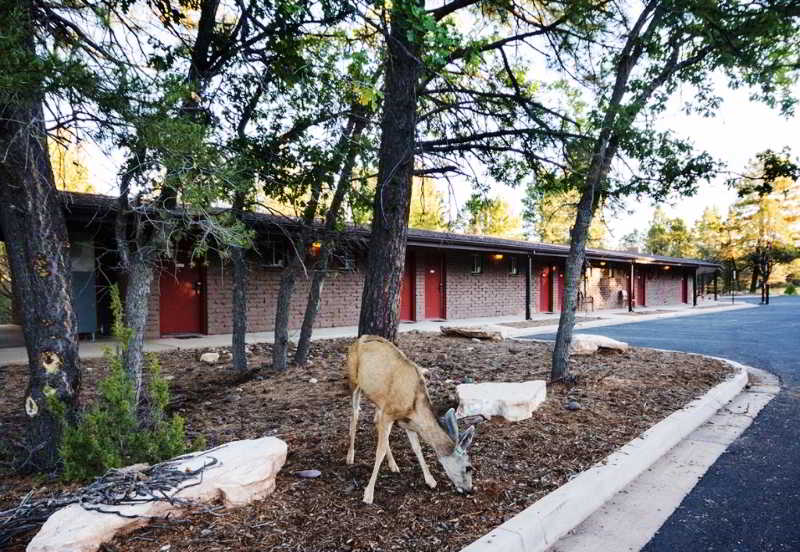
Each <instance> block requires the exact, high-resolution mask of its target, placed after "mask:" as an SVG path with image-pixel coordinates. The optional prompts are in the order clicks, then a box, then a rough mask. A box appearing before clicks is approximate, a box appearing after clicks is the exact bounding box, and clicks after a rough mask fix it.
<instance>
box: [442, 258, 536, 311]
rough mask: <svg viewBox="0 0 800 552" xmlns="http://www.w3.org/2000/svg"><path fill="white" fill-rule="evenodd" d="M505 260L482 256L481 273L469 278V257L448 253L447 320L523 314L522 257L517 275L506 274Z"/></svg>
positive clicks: (507, 265)
mask: <svg viewBox="0 0 800 552" xmlns="http://www.w3.org/2000/svg"><path fill="white" fill-rule="evenodd" d="M508 257H509V256H508V255H503V258H502V259H500V260H495V259H494V258H492V256H491V255H488V254H486V253H481V258H482V260H483V273H481V274H472V254H470V253H462V252H455V251H448V252H447V254H446V259H447V285H446V301H447V318H448V319H456V318H475V317H480V316H505V315H512V314H514V315H524V314H525V265H524V259H525V257H524V256H522V255H520V256H519V257H518V259H519V260H518V263H519V264H518V267H519V274H517V275H511V274H509V260H508Z"/></svg>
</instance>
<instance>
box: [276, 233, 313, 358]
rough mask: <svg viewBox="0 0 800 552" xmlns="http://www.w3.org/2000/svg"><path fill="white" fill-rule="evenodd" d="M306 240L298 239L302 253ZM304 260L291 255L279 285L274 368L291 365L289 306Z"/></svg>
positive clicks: (299, 251) (296, 255)
mask: <svg viewBox="0 0 800 552" xmlns="http://www.w3.org/2000/svg"><path fill="white" fill-rule="evenodd" d="M303 241H304V240H302V239H301V240H298V242H299V244H298V245H300V246H301V247H300V248H298V249H299V250H298V253H299V254H302V252H303V251H305V248H302V243H303ZM301 263H302V260H301V259H300V257H299V255H298V254H294V255H292V256H291V260H290V261H289V264H288V266H287V267H286V269H285V270H284V271H283V273H282V274H281V281H280V286H279V287H278V298H277V305H276V309H277V310H276V313H275V343H274V344H273V346H272V368H273V369H274V370H277V371H280V372H283V371H285V370H286V369H287V368H288V366H289V356H288V352H289V306H290V303H291V300H292V293H293V292H294V285H295V282H297V274H298V273H299V272H300V269H301Z"/></svg>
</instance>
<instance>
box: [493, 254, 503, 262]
mask: <svg viewBox="0 0 800 552" xmlns="http://www.w3.org/2000/svg"><path fill="white" fill-rule="evenodd" d="M492 258H493V259H494V260H495V261H502V260H503V255H502V254H501V253H497V254H496V255H492Z"/></svg>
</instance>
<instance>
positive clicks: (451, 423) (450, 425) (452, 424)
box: [442, 408, 458, 443]
mask: <svg viewBox="0 0 800 552" xmlns="http://www.w3.org/2000/svg"><path fill="white" fill-rule="evenodd" d="M442 425H443V426H444V429H445V431H447V434H448V435H450V438H451V439H452V440H453V441H454V442H455V443H458V422H457V421H456V411H455V410H453V409H452V408H451V409H450V410H448V411H447V412H446V413H445V415H444V416H443V417H442Z"/></svg>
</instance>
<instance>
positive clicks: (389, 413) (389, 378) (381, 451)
mask: <svg viewBox="0 0 800 552" xmlns="http://www.w3.org/2000/svg"><path fill="white" fill-rule="evenodd" d="M347 372H348V377H349V380H350V388H351V389H352V391H353V396H352V399H353V417H352V419H351V420H350V447H349V448H348V449H347V463H348V464H352V463H353V461H354V459H355V449H354V447H355V440H356V425H357V424H358V413H359V410H360V402H361V394H362V393H364V394H365V395H366V396H367V398H368V399H369V400H370V401H372V402H373V403H374V404H375V407H376V411H375V427H376V429H377V431H378V446H377V449H376V451H375V466H374V467H373V469H372V477H371V478H370V480H369V483H368V484H367V487H366V489H364V502H366V503H367V504H372V499H373V495H374V493H375V482H376V480H377V479H378V471H379V470H380V467H381V464H382V463H383V459H384V457H387V460H388V463H389V469H390V470H392V471H393V472H397V471H400V469H399V468H398V467H397V463H396V462H395V461H394V456H393V455H392V451H391V449H390V448H389V433H390V432H391V430H392V425H393V424H394V423H395V422H397V423H398V424H399V425H400V427H402V428H403V429H405V430H406V435H408V441H409V443H411V449H412V450H413V451H414V454H415V455H416V457H417V460H418V461H419V466H420V468H422V475H423V477H424V478H425V483H426V484H427V485H428V487H430V488H431V489H433V488H434V487H436V481H435V480H434V479H433V476H432V475H431V473H430V471H429V470H428V465H427V464H426V463H425V458H424V457H423V455H422V448H420V445H419V438H418V437H422V440H423V441H425V442H426V443H428V444H429V445H431V446H432V447H433V450H435V451H436V456H437V457H438V458H439V462H440V463H441V464H442V467H443V468H444V471H445V473H446V474H447V477H449V478H450V481H452V482H453V484H454V485H455V486H456V489H457V490H458V492H460V493H464V492H472V466H471V465H470V462H469V456H468V455H467V449H468V448H469V446H470V444H471V443H472V438H473V437H474V435H475V427H474V426H470V428H469V429H467V430H466V431H465V432H464V433H463V434H462V435H459V433H458V423H457V422H456V416H455V412H454V411H453V409H452V408H451V409H450V410H449V411H448V412H447V414H445V416H444V418H443V423H444V428H443V427H442V426H441V425H440V424H439V421H438V420H437V419H436V414H434V412H433V407H432V405H431V400H430V397H429V395H428V389H427V388H426V387H425V379H424V377H423V376H424V371H423V369H422V368H420V367H419V366H417V365H416V364H414V363H413V362H411V361H410V360H409V359H408V357H406V355H404V354H403V352H402V351H400V349H398V348H397V347H395V346H394V345H393V344H392V343H391V342H390V341H387V340H385V339H383V338H382V337H378V336H374V335H364V336H361V337H360V338H358V340H356V341H355V342H354V343H353V344H352V345H351V346H350V348H349V349H348V352H347Z"/></svg>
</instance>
